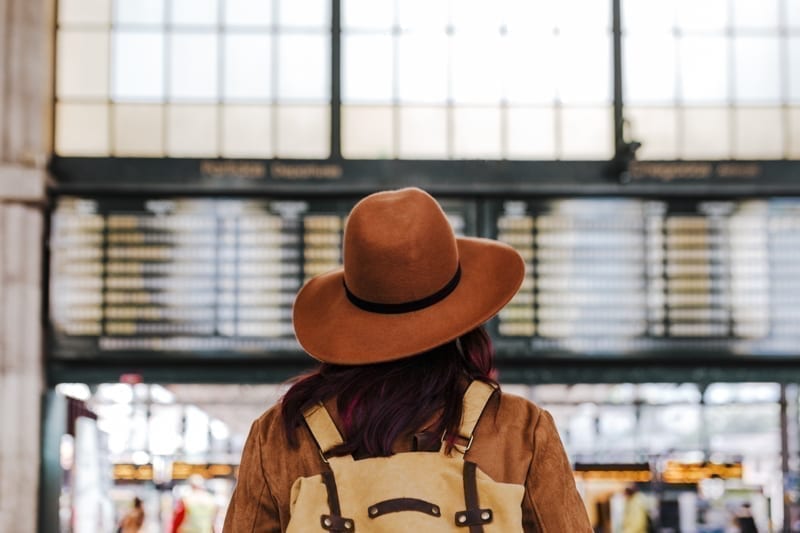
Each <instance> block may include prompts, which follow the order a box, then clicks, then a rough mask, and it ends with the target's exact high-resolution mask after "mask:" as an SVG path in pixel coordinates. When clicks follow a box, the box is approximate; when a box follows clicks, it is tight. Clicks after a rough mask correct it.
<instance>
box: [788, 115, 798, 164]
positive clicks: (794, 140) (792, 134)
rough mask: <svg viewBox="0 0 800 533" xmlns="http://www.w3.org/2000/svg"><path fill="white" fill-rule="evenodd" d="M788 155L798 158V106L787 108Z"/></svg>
mask: <svg viewBox="0 0 800 533" xmlns="http://www.w3.org/2000/svg"><path fill="white" fill-rule="evenodd" d="M788 144H789V157H791V158H792V159H800V108H793V109H790V110H789V143H788Z"/></svg>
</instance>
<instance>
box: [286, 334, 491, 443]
mask: <svg viewBox="0 0 800 533" xmlns="http://www.w3.org/2000/svg"><path fill="white" fill-rule="evenodd" d="M493 367H494V351H493V349H492V343H491V339H490V338H489V335H488V334H487V333H486V330H484V329H483V327H478V328H476V329H474V330H472V331H470V332H469V333H466V334H465V335H462V336H461V337H459V339H457V340H454V341H452V342H449V343H447V344H444V345H442V346H439V347H437V348H434V349H432V350H430V351H428V352H425V353H423V354H420V355H416V356H413V357H408V358H405V359H400V360H397V361H390V362H388V363H376V364H368V365H356V366H344V365H332V364H328V363H322V364H321V365H320V366H319V368H318V369H317V370H316V371H314V372H312V373H310V374H307V375H305V376H300V377H299V378H297V381H295V383H294V384H293V385H292V387H291V388H290V389H289V390H288V391H287V392H286V394H285V395H284V397H283V399H282V400H281V410H282V414H283V421H284V424H285V429H286V434H287V436H288V438H289V444H290V445H291V446H293V447H296V446H297V444H298V440H297V434H296V431H297V428H298V427H299V426H301V425H302V424H303V412H304V411H305V410H306V409H308V408H309V407H311V406H312V405H316V404H317V403H319V402H323V401H325V400H327V399H329V398H334V397H335V398H336V408H337V410H338V412H339V418H340V422H341V426H342V427H341V430H342V432H343V436H344V439H345V444H344V445H342V446H339V447H338V448H335V449H334V450H331V455H348V454H354V455H356V456H369V457H380V456H384V457H385V456H389V455H391V454H392V445H393V444H394V442H395V441H396V440H397V438H398V437H400V436H401V435H407V434H412V433H414V432H416V431H418V430H420V429H422V428H423V426H425V424H427V423H430V422H433V425H432V426H431V427H429V428H427V430H426V431H431V432H435V433H434V434H436V435H442V434H444V433H445V431H446V432H447V435H448V440H449V443H450V445H452V444H453V439H454V438H455V435H456V432H457V431H458V425H459V423H460V421H461V410H462V409H461V408H462V405H461V400H462V397H463V394H464V390H465V387H466V385H467V384H468V383H469V382H470V381H472V380H475V379H478V380H481V381H485V382H487V383H493V384H495V385H496V382H495V381H494V368H493Z"/></svg>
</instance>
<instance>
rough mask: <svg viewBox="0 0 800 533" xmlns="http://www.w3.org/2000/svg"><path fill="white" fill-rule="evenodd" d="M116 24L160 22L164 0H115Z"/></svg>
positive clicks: (161, 21) (162, 18) (162, 16)
mask: <svg viewBox="0 0 800 533" xmlns="http://www.w3.org/2000/svg"><path fill="white" fill-rule="evenodd" d="M114 18H115V20H116V23H117V24H162V23H163V22H164V0H116V6H115V10H114Z"/></svg>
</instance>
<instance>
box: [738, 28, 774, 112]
mask: <svg viewBox="0 0 800 533" xmlns="http://www.w3.org/2000/svg"><path fill="white" fill-rule="evenodd" d="M779 44H780V41H779V39H778V38H777V37H775V38H769V37H739V38H737V39H735V40H734V46H735V48H734V58H735V60H736V66H735V67H734V72H735V73H736V80H735V82H736V88H735V91H736V99H737V101H740V102H754V103H763V104H771V103H779V102H780V101H781V90H780V89H781V82H780V65H779V60H780V46H779Z"/></svg>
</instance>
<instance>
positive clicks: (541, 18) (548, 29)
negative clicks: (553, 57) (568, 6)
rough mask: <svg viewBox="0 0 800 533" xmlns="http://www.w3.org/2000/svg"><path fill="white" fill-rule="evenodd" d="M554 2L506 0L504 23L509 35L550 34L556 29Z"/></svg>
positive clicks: (556, 15)
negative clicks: (518, 33) (516, 33)
mask: <svg viewBox="0 0 800 533" xmlns="http://www.w3.org/2000/svg"><path fill="white" fill-rule="evenodd" d="M557 7H558V6H557V3H556V2H531V1H530V0H507V2H506V14H505V23H506V27H507V29H508V32H509V33H514V32H520V33H522V34H528V35H531V34H540V35H545V34H552V33H553V29H554V28H556V27H557V25H558V24H557V22H556V20H557V19H558V9H557Z"/></svg>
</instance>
